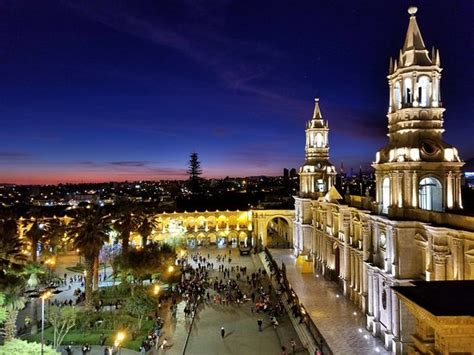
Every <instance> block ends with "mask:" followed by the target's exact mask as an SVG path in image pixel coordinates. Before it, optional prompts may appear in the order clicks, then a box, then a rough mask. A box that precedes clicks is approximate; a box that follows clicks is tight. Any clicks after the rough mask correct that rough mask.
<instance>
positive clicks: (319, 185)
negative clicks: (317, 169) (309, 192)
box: [316, 179, 326, 192]
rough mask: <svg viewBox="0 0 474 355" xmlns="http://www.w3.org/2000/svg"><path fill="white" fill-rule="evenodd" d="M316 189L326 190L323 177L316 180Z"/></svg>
mask: <svg viewBox="0 0 474 355" xmlns="http://www.w3.org/2000/svg"><path fill="white" fill-rule="evenodd" d="M316 191H319V192H324V191H326V184H325V183H324V180H323V179H318V180H317V181H316Z"/></svg>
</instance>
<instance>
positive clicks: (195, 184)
mask: <svg viewBox="0 0 474 355" xmlns="http://www.w3.org/2000/svg"><path fill="white" fill-rule="evenodd" d="M187 173H188V175H189V180H188V186H189V189H190V190H191V192H192V193H197V192H199V182H200V179H201V178H200V176H201V174H202V169H201V162H200V161H199V157H198V154H197V153H196V152H193V153H191V156H190V158H189V168H188V171H187Z"/></svg>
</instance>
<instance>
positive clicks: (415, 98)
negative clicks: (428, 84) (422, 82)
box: [411, 72, 418, 107]
mask: <svg viewBox="0 0 474 355" xmlns="http://www.w3.org/2000/svg"><path fill="white" fill-rule="evenodd" d="M417 75H418V73H417V72H413V76H412V77H411V86H412V92H413V107H418V89H417V87H416V86H417V85H416V84H417V83H416V81H417Z"/></svg>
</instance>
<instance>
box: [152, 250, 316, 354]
mask: <svg viewBox="0 0 474 355" xmlns="http://www.w3.org/2000/svg"><path fill="white" fill-rule="evenodd" d="M197 251H199V252H201V254H202V255H203V256H206V257H207V254H208V253H209V254H210V256H211V259H213V260H212V261H213V262H214V271H212V272H211V273H210V277H216V276H218V272H217V270H216V269H217V263H216V261H215V256H216V255H217V253H221V254H223V253H227V252H228V249H217V248H209V249H195V250H192V251H190V253H195V252H197ZM225 264H226V265H230V266H237V265H239V266H247V268H248V273H252V272H254V271H256V270H258V268H262V270H263V265H262V263H261V261H260V259H259V258H258V257H257V256H254V255H252V256H240V255H238V249H233V250H232V262H231V263H230V264H228V263H227V262H226V263H225ZM231 278H235V275H232V274H231ZM183 308H184V305H182V304H181V305H179V307H178V314H177V320H173V319H170V316H169V314H168V315H167V316H166V315H165V317H166V318H165V329H164V333H163V335H162V336H161V339H163V338H164V337H166V338H167V340H168V341H169V343H170V347H169V348H168V349H167V350H166V351H164V352H163V351H162V350H158V351H155V352H152V353H154V354H170V355H178V354H180V355H181V354H183V353H185V354H187V355H201V354H202V355H221V354H222V355H224V354H229V355H232V354H239V355H240V354H246V355H247V354H248V355H253V354H259V355H267V354H268V355H277V354H281V346H282V345H285V346H286V347H287V349H289V350H291V347H290V346H289V344H290V340H291V339H292V338H294V339H295V340H296V342H297V346H296V352H295V353H296V354H307V351H306V350H305V349H304V348H303V346H302V345H301V343H300V342H299V339H298V336H297V334H296V331H295V330H294V328H293V326H292V324H291V321H290V319H289V318H288V316H287V315H285V316H284V317H281V319H280V320H279V321H280V325H279V327H278V328H276V329H274V328H273V327H272V326H271V324H270V321H269V319H268V315H266V314H262V313H260V314H257V313H252V312H251V302H246V303H244V304H242V305H236V304H233V305H229V306H225V305H220V304H214V303H211V304H201V306H200V307H199V310H198V312H197V313H196V317H195V319H194V323H193V325H192V328H191V332H190V333H189V329H190V327H191V318H185V317H184V314H183ZM168 313H169V312H168ZM258 318H262V319H263V321H264V329H263V331H262V332H259V331H258V327H257V319H258ZM221 327H224V328H225V330H226V336H225V338H224V339H222V338H221V335H220V329H221ZM188 333H189V339H188V344H187V347H186V351H185V352H184V346H185V343H186V338H187V336H188ZM289 354H291V351H289Z"/></svg>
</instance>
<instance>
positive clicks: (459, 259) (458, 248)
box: [453, 239, 464, 280]
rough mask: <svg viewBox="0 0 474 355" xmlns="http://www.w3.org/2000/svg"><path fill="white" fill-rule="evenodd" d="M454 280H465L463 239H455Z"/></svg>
mask: <svg viewBox="0 0 474 355" xmlns="http://www.w3.org/2000/svg"><path fill="white" fill-rule="evenodd" d="M453 249H454V250H453V264H454V279H455V280H464V245H463V241H462V240H461V239H453Z"/></svg>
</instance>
